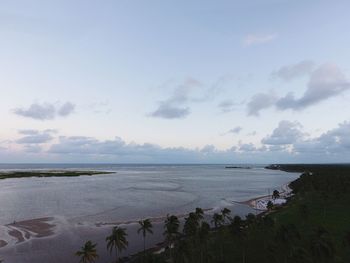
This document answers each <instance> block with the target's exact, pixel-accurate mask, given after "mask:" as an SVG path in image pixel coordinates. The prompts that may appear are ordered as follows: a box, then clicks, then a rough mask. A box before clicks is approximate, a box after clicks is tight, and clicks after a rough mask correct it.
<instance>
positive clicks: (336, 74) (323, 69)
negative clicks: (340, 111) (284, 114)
mask: <svg viewBox="0 0 350 263" xmlns="http://www.w3.org/2000/svg"><path fill="white" fill-rule="evenodd" d="M349 89H350V81H349V80H347V78H346V77H345V75H344V74H343V72H342V71H341V70H340V69H339V68H338V67H337V66H336V65H334V64H324V65H321V66H320V67H318V68H317V69H316V70H315V71H314V72H313V73H312V74H311V76H310V80H309V83H308V86H307V89H306V91H305V93H304V95H303V96H302V97H300V98H299V99H296V98H295V96H294V94H293V93H288V94H287V95H286V96H285V97H282V98H280V99H279V100H278V101H277V104H276V105H277V107H278V108H279V109H281V110H285V109H293V110H302V109H304V108H306V107H309V106H311V105H314V104H317V103H319V102H321V101H324V100H327V99H329V98H332V97H335V96H337V95H339V94H341V93H343V92H344V91H346V90H349Z"/></svg>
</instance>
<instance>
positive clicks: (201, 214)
mask: <svg viewBox="0 0 350 263" xmlns="http://www.w3.org/2000/svg"><path fill="white" fill-rule="evenodd" d="M194 213H195V214H196V215H197V217H198V219H199V220H202V219H203V217H204V211H203V209H202V208H199V207H197V208H196V211H195V212H194Z"/></svg>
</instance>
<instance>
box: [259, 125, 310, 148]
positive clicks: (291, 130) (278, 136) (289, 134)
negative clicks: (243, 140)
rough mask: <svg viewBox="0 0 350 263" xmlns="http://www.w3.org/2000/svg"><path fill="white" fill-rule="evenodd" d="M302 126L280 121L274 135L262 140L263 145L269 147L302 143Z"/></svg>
mask: <svg viewBox="0 0 350 263" xmlns="http://www.w3.org/2000/svg"><path fill="white" fill-rule="evenodd" d="M301 128H302V126H301V124H300V123H298V122H291V121H286V120H283V121H280V122H279V124H278V127H277V128H276V129H274V130H273V132H272V134H271V135H269V136H267V137H265V138H264V139H262V141H261V142H262V143H263V144H268V145H287V144H293V143H296V142H298V141H300V140H301V139H302V138H303V137H304V133H303V132H301V130H300V129H301Z"/></svg>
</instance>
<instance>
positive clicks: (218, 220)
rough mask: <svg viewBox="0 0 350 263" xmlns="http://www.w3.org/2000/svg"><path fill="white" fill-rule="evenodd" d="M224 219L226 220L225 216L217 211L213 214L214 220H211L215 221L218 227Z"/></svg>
mask: <svg viewBox="0 0 350 263" xmlns="http://www.w3.org/2000/svg"><path fill="white" fill-rule="evenodd" d="M223 221H224V218H223V216H222V215H221V214H218V213H215V214H214V215H213V220H211V222H212V223H214V226H215V228H218V227H219V226H221V225H222V223H223Z"/></svg>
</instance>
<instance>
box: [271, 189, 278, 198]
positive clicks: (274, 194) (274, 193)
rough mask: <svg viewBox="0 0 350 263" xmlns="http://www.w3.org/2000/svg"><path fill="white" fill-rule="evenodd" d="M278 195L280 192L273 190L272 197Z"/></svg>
mask: <svg viewBox="0 0 350 263" xmlns="http://www.w3.org/2000/svg"><path fill="white" fill-rule="evenodd" d="M279 197H280V192H279V191H278V190H273V193H272V198H273V199H277V198H279Z"/></svg>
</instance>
